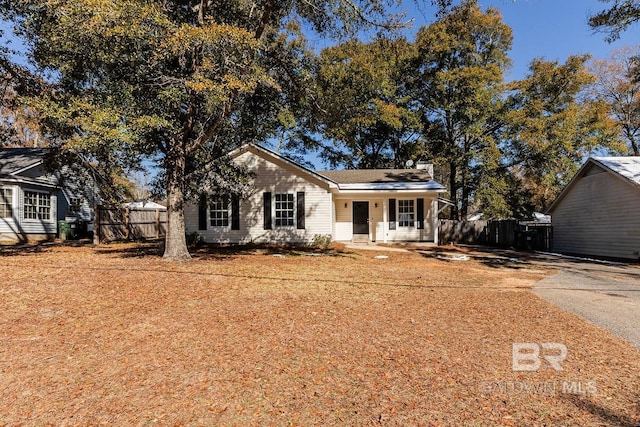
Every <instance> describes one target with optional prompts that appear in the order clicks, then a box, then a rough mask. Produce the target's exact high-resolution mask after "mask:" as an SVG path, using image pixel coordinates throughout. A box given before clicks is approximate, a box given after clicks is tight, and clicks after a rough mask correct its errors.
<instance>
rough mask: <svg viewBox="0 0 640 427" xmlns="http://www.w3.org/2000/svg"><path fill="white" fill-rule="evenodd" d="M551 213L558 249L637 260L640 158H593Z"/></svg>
mask: <svg viewBox="0 0 640 427" xmlns="http://www.w3.org/2000/svg"><path fill="white" fill-rule="evenodd" d="M548 213H549V214H551V221H552V225H553V250H554V251H556V252H561V253H567V254H578V255H590V256H596V257H604V258H621V259H633V260H638V258H639V253H640V157H596V158H590V159H589V160H587V162H586V163H585V164H584V165H583V166H582V168H580V170H579V171H578V173H577V174H576V176H575V177H574V178H573V179H572V180H571V182H569V184H568V185H567V187H566V188H565V189H564V190H563V191H562V193H560V195H559V196H558V198H557V199H556V200H555V201H554V202H553V204H552V205H551V207H550V208H549V211H548Z"/></svg>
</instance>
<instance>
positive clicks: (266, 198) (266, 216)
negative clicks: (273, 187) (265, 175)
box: [262, 191, 272, 230]
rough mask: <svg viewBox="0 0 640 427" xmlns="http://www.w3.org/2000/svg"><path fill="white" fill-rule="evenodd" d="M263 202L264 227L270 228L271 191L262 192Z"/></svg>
mask: <svg viewBox="0 0 640 427" xmlns="http://www.w3.org/2000/svg"><path fill="white" fill-rule="evenodd" d="M262 196H263V197H262V199H263V204H264V229H265V230H271V228H272V227H271V192H268V191H267V192H266V193H263V194H262Z"/></svg>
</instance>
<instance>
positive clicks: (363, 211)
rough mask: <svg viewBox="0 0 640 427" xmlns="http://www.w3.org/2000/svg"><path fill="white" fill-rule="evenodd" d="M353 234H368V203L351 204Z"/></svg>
mask: <svg viewBox="0 0 640 427" xmlns="http://www.w3.org/2000/svg"><path fill="white" fill-rule="evenodd" d="M353 234H367V235H368V234H369V202H353Z"/></svg>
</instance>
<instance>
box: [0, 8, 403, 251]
mask: <svg viewBox="0 0 640 427" xmlns="http://www.w3.org/2000/svg"><path fill="white" fill-rule="evenodd" d="M396 3H397V2H396V1H394V0H362V1H352V0H317V1H314V2H308V1H303V0H300V1H296V0H294V1H290V2H279V1H275V0H264V1H251V2H249V1H240V0H235V1H220V0H109V1H106V0H104V1H100V0H74V1H70V0H32V1H29V2H8V1H2V2H0V11H1V12H2V13H3V17H4V18H5V19H12V20H13V21H14V22H15V23H16V25H17V26H18V29H19V34H20V35H21V36H22V38H23V39H24V41H25V43H26V44H27V46H28V47H29V50H30V52H29V53H30V58H31V60H32V61H33V63H34V65H35V66H37V67H38V69H40V70H43V72H44V73H45V74H46V75H47V77H48V78H49V80H50V82H51V83H52V86H53V88H52V90H50V91H47V92H46V93H45V94H44V95H42V96H38V97H34V98H33V99H32V100H31V102H32V105H33V106H34V107H36V108H37V109H38V111H39V112H40V114H41V115H42V122H43V123H44V124H46V126H47V129H48V131H49V132H50V133H51V134H52V135H55V137H56V142H57V143H58V144H60V145H63V146H65V147H69V148H73V149H74V150H76V151H79V152H83V153H86V154H87V155H89V156H90V157H91V158H92V159H93V160H95V161H97V162H98V163H99V164H101V165H103V167H105V168H113V169H115V170H116V172H118V173H122V172H124V170H126V169H127V168H130V167H134V166H136V165H139V164H140V160H141V159H142V158H143V157H145V156H154V155H158V156H159V157H160V158H161V166H162V170H163V172H164V173H163V176H164V179H165V188H166V192H167V199H168V227H167V238H166V245H165V253H164V257H165V258H168V259H178V260H179V259H188V258H189V253H188V250H187V248H186V242H185V226H184V204H185V201H186V198H185V189H186V188H187V187H188V184H190V183H193V182H194V179H191V178H194V177H195V176H189V174H190V173H191V172H192V171H194V170H196V171H198V170H200V171H201V170H204V173H205V174H213V175H216V176H217V177H218V178H220V181H224V179H223V177H224V174H225V172H226V171H227V170H229V167H230V165H229V162H224V161H219V160H218V161H213V159H216V158H220V155H221V154H222V153H224V152H226V151H227V150H228V149H229V148H231V147H232V146H233V144H232V143H230V142H229V141H228V140H227V139H226V138H227V137H229V136H233V135H234V134H233V132H232V130H233V129H236V130H237V129H238V128H239V124H240V123H251V125H252V126H251V128H250V131H249V130H245V131H244V135H245V136H246V134H247V133H251V134H252V135H253V136H255V137H260V138H261V139H266V138H268V137H270V136H273V133H274V129H273V127H272V126H270V127H267V128H264V127H263V126H262V125H261V123H257V122H256V121H255V120H253V121H252V120H251V119H250V117H251V115H250V114H248V112H253V113H255V116H254V117H261V116H262V115H264V114H268V115H269V116H270V117H271V113H272V112H273V110H272V107H273V106H274V103H275V104H277V105H278V106H284V105H287V104H288V103H289V98H288V96H289V95H290V92H287V90H286V89H287V88H289V87H290V86H297V83H298V80H299V79H300V78H304V71H303V70H301V69H300V67H299V66H301V64H304V62H305V59H304V54H305V52H304V49H303V47H302V46H301V37H300V28H301V27H300V23H301V22H306V23H308V27H310V28H313V29H314V30H316V31H318V32H320V33H322V34H325V35H326V34H333V35H339V36H340V35H348V34H354V32H355V31H356V30H358V29H360V28H363V27H366V26H368V25H372V24H374V23H380V25H382V26H385V27H392V26H394V25H396V24H397V22H392V21H390V20H388V19H387V16H386V13H385V10H386V7H387V6H389V5H394V4H396ZM273 95H275V96H273ZM268 96H271V97H272V98H271V99H274V100H275V101H272V100H271V99H269V98H267V97H268ZM292 96H293V97H295V96H294V95H292ZM279 111H280V112H282V113H283V114H277V113H276V116H277V118H278V121H279V122H280V124H281V125H283V126H284V127H285V128H286V127H287V125H290V118H291V115H290V114H287V111H286V109H285V108H280V109H279ZM287 122H289V123H287ZM283 126H278V128H281V127H283ZM235 141H237V139H236V138H232V142H235ZM200 176H202V173H200ZM187 177H189V178H187Z"/></svg>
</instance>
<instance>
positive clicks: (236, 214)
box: [231, 196, 240, 230]
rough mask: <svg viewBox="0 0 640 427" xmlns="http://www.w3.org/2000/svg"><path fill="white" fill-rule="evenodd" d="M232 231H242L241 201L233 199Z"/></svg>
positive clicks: (236, 197)
mask: <svg viewBox="0 0 640 427" xmlns="http://www.w3.org/2000/svg"><path fill="white" fill-rule="evenodd" d="M231 229H232V230H240V199H239V198H238V196H233V197H231Z"/></svg>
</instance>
